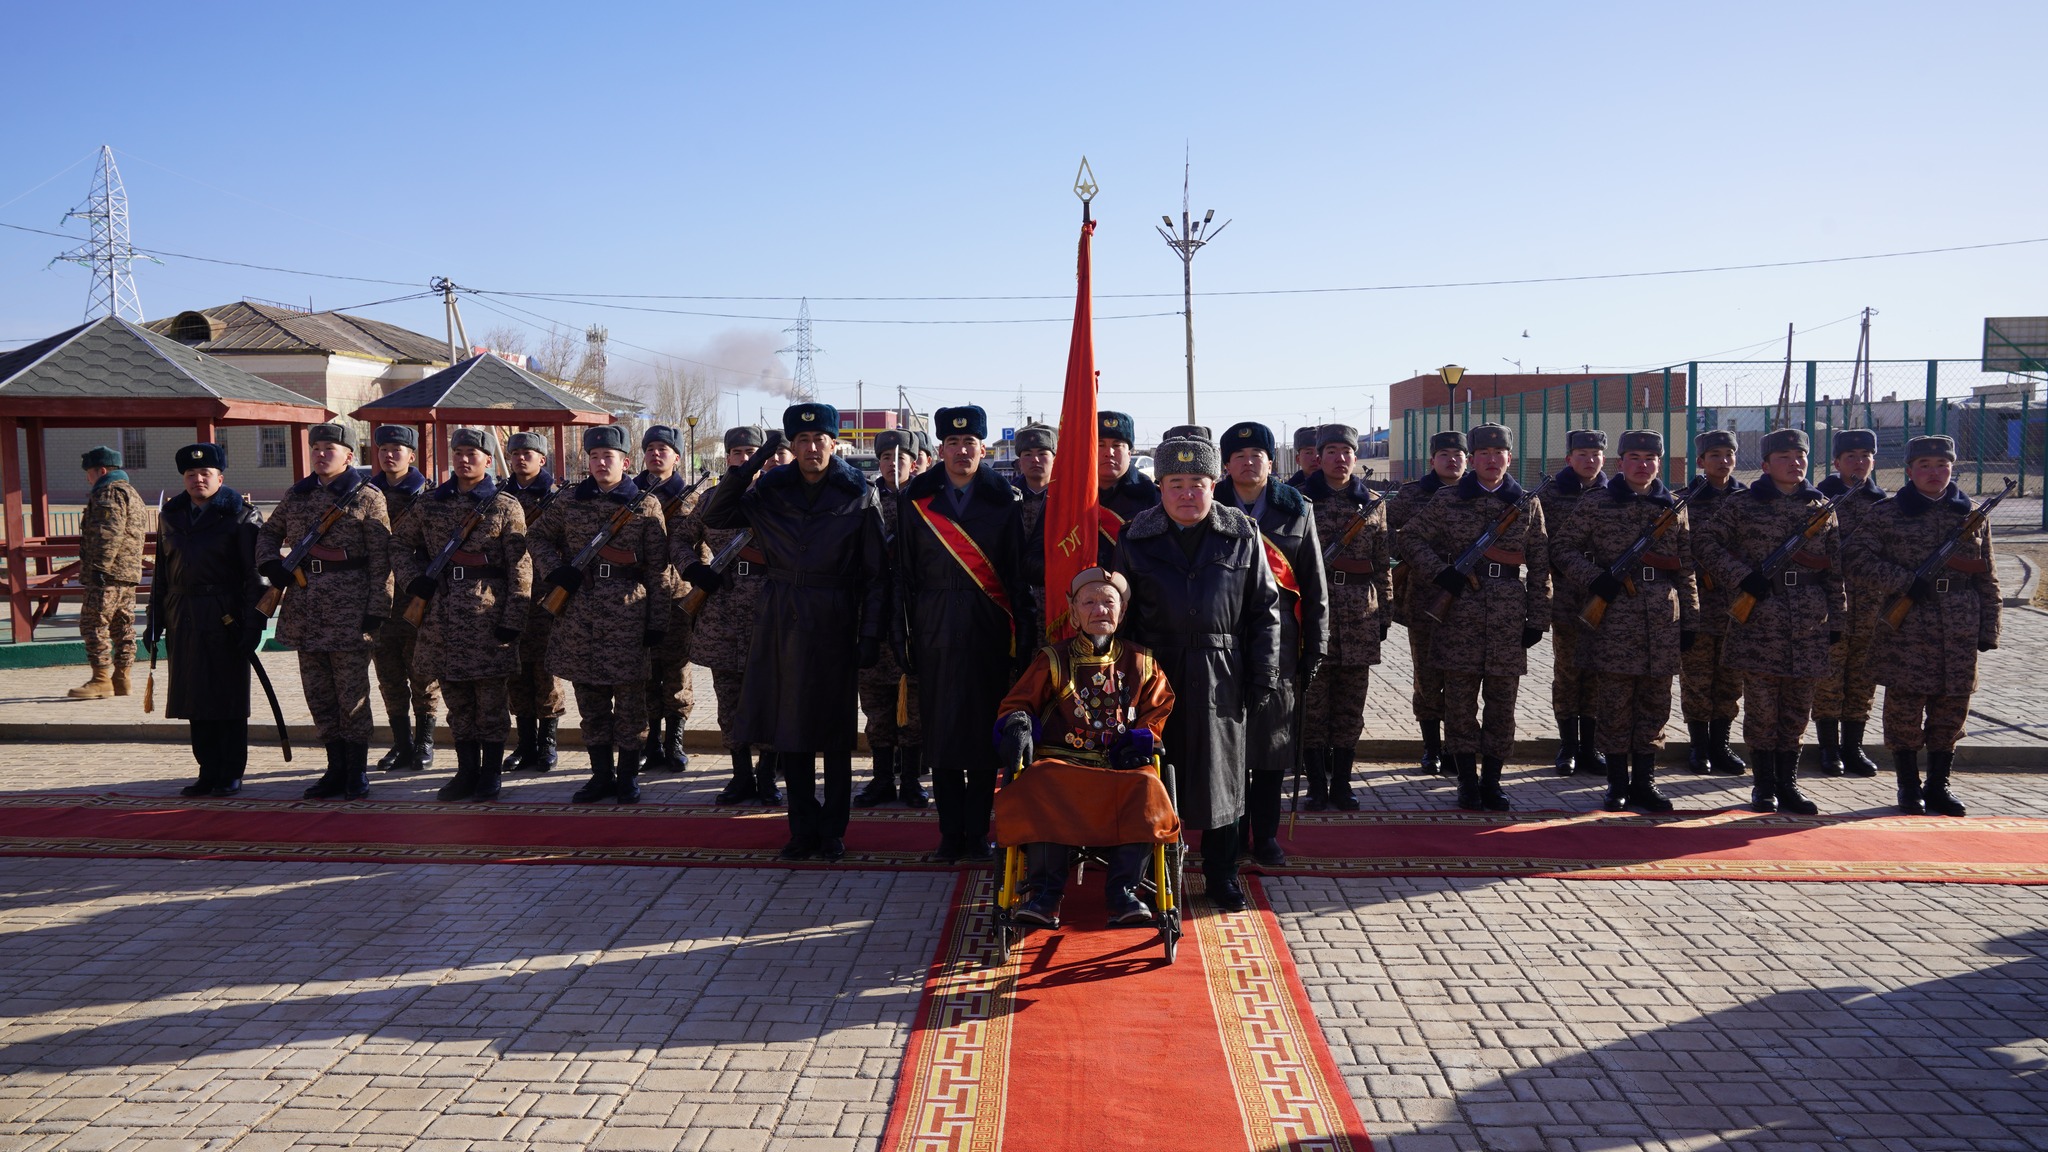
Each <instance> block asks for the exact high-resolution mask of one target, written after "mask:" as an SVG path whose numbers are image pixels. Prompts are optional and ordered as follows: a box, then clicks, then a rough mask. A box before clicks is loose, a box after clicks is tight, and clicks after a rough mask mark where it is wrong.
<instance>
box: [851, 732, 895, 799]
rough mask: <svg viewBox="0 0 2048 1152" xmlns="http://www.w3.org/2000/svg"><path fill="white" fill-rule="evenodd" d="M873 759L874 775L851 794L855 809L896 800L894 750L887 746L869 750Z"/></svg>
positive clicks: (883, 745)
mask: <svg viewBox="0 0 2048 1152" xmlns="http://www.w3.org/2000/svg"><path fill="white" fill-rule="evenodd" d="M870 751H872V752H873V753H874V758H875V774H874V777H873V778H872V779H870V780H869V781H868V782H867V784H865V785H864V786H862V788H861V790H860V791H858V792H856V793H854V794H853V806H854V807H855V808H873V807H874V806H875V805H877V804H887V803H888V802H889V801H891V800H894V799H895V798H896V749H894V748H892V747H890V746H889V745H887V744H881V745H877V746H876V747H874V748H872V749H870Z"/></svg>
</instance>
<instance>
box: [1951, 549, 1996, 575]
mask: <svg viewBox="0 0 2048 1152" xmlns="http://www.w3.org/2000/svg"><path fill="white" fill-rule="evenodd" d="M1948 567H1949V568H1951V569H1953V570H1954V571H1957V572H1961V573H1962V574H1964V575H1965V576H1981V575H1983V574H1984V573H1986V572H1989V571H1991V565H1989V564H1987V563H1985V562H1984V561H1983V560H1982V559H1980V558H1978V557H1976V556H1957V555H1953V554H1951V555H1950V556H1949V558H1948Z"/></svg>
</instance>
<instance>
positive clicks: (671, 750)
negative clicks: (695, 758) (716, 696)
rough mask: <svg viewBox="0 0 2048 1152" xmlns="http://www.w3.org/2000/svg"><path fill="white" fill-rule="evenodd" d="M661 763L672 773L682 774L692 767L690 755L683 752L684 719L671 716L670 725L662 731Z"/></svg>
mask: <svg viewBox="0 0 2048 1152" xmlns="http://www.w3.org/2000/svg"><path fill="white" fill-rule="evenodd" d="M661 762H662V764H663V765H665V766H666V768H667V770H668V771H670V772H681V771H682V770H683V769H685V768H688V767H689V766H690V754H689V753H688V752H685V751H683V718H682V717H681V716H671V717H669V718H668V725H667V727H665V728H664V729H662V735H661Z"/></svg>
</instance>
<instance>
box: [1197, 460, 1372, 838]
mask: <svg viewBox="0 0 2048 1152" xmlns="http://www.w3.org/2000/svg"><path fill="white" fill-rule="evenodd" d="M1226 483H1227V481H1226ZM1299 491H1300V492H1301V494H1302V497H1303V498H1304V499H1306V500H1307V501H1308V502H1309V506H1310V508H1311V510H1312V511H1313V513H1314V515H1315V524H1316V530H1315V537H1314V538H1315V540H1316V541H1317V542H1318V547H1319V556H1320V551H1321V550H1327V549H1329V548H1331V547H1335V546H1337V545H1338V544H1339V542H1340V541H1342V540H1343V538H1344V533H1345V532H1346V531H1347V530H1348V529H1349V528H1350V527H1351V523H1352V521H1353V519H1354V518H1357V517H1363V518H1364V521H1365V526H1364V527H1363V528H1361V529H1360V530H1359V532H1358V535H1356V536H1354V537H1352V539H1351V542H1350V543H1349V544H1344V545H1343V546H1342V547H1338V548H1337V551H1336V553H1335V554H1334V555H1332V556H1331V557H1329V558H1328V559H1327V560H1325V561H1324V568H1325V569H1326V571H1325V572H1324V574H1323V575H1324V580H1325V582H1326V584H1327V587H1328V594H1329V609H1328V613H1327V617H1326V618H1327V619H1328V621H1329V634H1330V639H1329V651H1328V654H1327V655H1326V656H1325V657H1324V659H1323V662H1322V666H1321V668H1319V669H1318V670H1317V672H1316V675H1315V679H1313V680H1311V681H1309V686H1308V693H1307V699H1306V700H1305V701H1303V705H1302V707H1303V713H1302V737H1301V742H1302V746H1303V749H1304V753H1303V754H1304V758H1305V759H1304V763H1306V764H1307V765H1309V795H1310V797H1311V799H1313V798H1314V797H1315V796H1316V795H1317V793H1318V790H1319V788H1318V786H1319V784H1320V783H1321V782H1320V781H1319V780H1318V778H1317V777H1318V775H1319V774H1318V773H1317V772H1316V771H1315V765H1316V763H1317V757H1318V755H1319V754H1321V755H1326V756H1328V755H1334V756H1336V757H1339V758H1340V759H1341V763H1339V764H1337V765H1333V770H1332V774H1331V777H1330V781H1329V784H1328V787H1329V791H1330V795H1331V796H1332V797H1333V798H1341V797H1348V796H1349V794H1350V782H1349V775H1350V765H1351V759H1350V758H1351V756H1353V755H1355V754H1356V750H1357V747H1358V739H1359V737H1360V736H1363V735H1364V734H1365V696H1366V691H1367V689H1368V687H1369V686H1370V685H1371V683H1372V666H1373V665H1375V664H1378V663H1379V662H1380V642H1381V638H1382V637H1384V636H1385V635H1386V631H1387V628H1388V626H1389V625H1390V624H1391V623H1392V622H1393V611H1394V606H1393V599H1394V570H1393V566H1392V563H1391V561H1392V549H1393V534H1392V533H1391V532H1389V531H1388V530H1387V500H1386V498H1385V497H1383V496H1380V495H1378V494H1377V493H1375V492H1373V491H1372V490H1371V489H1370V488H1367V487H1366V486H1365V482H1364V481H1362V480H1357V479H1353V480H1352V481H1351V482H1350V483H1349V484H1346V485H1344V486H1343V487H1342V488H1332V487H1330V481H1329V477H1327V476H1325V475H1324V474H1322V473H1321V472H1318V473H1316V474H1314V475H1313V476H1310V477H1309V478H1308V479H1307V480H1305V481H1303V482H1302V486H1301V488H1300V489H1299ZM1298 567H1299V565H1297V568H1298ZM1304 627H1305V628H1306V623H1304ZM1282 655H1283V656H1284V655H1286V653H1283V654H1282ZM1337 768H1341V769H1342V770H1343V774H1342V776H1341V777H1340V776H1339V775H1338V774H1337V772H1336V769H1337ZM1340 806H1342V807H1347V808H1348V807H1349V806H1350V805H1340Z"/></svg>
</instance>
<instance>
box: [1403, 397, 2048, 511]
mask: <svg viewBox="0 0 2048 1152" xmlns="http://www.w3.org/2000/svg"><path fill="white" fill-rule="evenodd" d="M1855 371H1856V364H1855V363H1854V362H1853V361H1848V360H1806V361H1794V362H1793V364H1792V374H1791V375H1792V378H1791V387H1790V389H1789V396H1787V397H1785V398H1786V399H1787V401H1788V402H1787V403H1786V404H1785V405H1784V406H1783V408H1782V410H1781V408H1780V403H1779V401H1780V398H1781V395H1783V394H1784V392H1785V388H1784V385H1785V364H1784V361H1782V360H1781V361H1777V362H1775V363H1772V362H1769V361H1696V362H1693V363H1689V364H1684V365H1674V366H1672V367H1670V368H1665V369H1662V370H1659V371H1654V372H1637V373H1624V374H1618V375H1614V376H1601V377H1597V378H1594V379H1590V380H1589V379H1584V378H1578V379H1574V380H1573V381H1572V382H1571V383H1563V384H1557V385H1553V386H1551V387H1548V388H1543V389H1538V390H1534V391H1529V392H1522V393H1516V394H1512V395H1506V396H1500V397H1497V398H1480V399H1476V400H1466V401H1463V402H1459V403H1456V404H1439V405H1434V406H1431V407H1427V408H1410V409H1408V410H1406V411H1404V412H1402V413H1401V414H1400V416H1399V417H1398V418H1397V420H1396V426H1395V428H1394V429H1393V434H1392V443H1393V445H1394V453H1395V456H1396V460H1395V468H1394V469H1393V471H1394V472H1395V473H1396V477H1397V478H1398V479H1413V478H1415V477H1417V476H1420V475H1422V473H1423V472H1424V471H1426V470H1427V469H1428V467H1429V461H1428V456H1429V438H1430V436H1431V435H1432V434H1434V433H1436V432H1439V431H1442V430H1444V429H1446V428H1457V429H1467V428H1471V427H1472V426H1473V425H1475V424H1482V423H1486V422H1487V421H1493V422H1496V423H1500V424H1505V425H1507V426H1508V427H1509V428H1510V429H1513V430H1514V433H1515V443H1516V445H1517V446H1518V447H1519V448H1520V451H1519V452H1518V453H1517V455H1516V459H1515V464H1514V470H1515V474H1516V476H1515V478H1516V480H1517V481H1519V482H1520V483H1522V484H1523V485H1525V486H1526V485H1528V484H1530V483H1531V482H1532V481H1540V479H1541V477H1543V476H1545V475H1547V474H1549V473H1551V472H1554V471H1556V470H1557V469H1559V468H1562V467H1563V466H1564V456H1565V449H1564V440H1565V433H1566V432H1567V431H1569V430H1571V429H1574V428H1597V429H1600V430H1602V431H1604V432H1606V433H1607V434H1608V437H1609V442H1610V444H1611V443H1612V441H1613V439H1614V438H1615V437H1616V436H1617V435H1618V434H1619V433H1620V432H1621V431H1622V430H1623V429H1626V428H1651V429H1655V430H1657V431H1659V432H1661V433H1663V435H1664V442H1665V445H1666V446H1667V450H1668V451H1667V455H1666V457H1665V476H1664V479H1665V482H1666V483H1668V484H1682V483H1684V482H1685V481H1686V479H1687V478H1688V477H1689V475H1690V473H1691V470H1692V461H1691V454H1692V441H1693V437H1694V436H1695V435H1697V434H1698V433H1700V432H1702V431H1705V430H1707V429H1709V428H1720V429H1725V430H1727V431H1730V432H1733V433H1734V434H1735V439H1736V445H1737V450H1736V459H1737V461H1738V466H1739V467H1740V468H1742V469H1743V470H1745V471H1746V470H1751V469H1754V468H1755V467H1756V466H1757V463H1758V447H1759V442H1760V441H1761V440H1762V439H1763V436H1764V434H1765V433H1767V432H1770V431H1772V430H1774V429H1776V428H1779V427H1792V428H1802V429H1805V430H1806V432H1807V434H1808V435H1809V436H1810V437H1812V439H1813V441H1814V451H1813V452H1812V453H1811V455H1810V457H1809V460H1808V469H1809V472H1810V473H1811V474H1812V475H1814V476H1820V475H1824V474H1825V473H1826V472H1827V471H1828V447H1827V446H1828V442H1829V438H1830V437H1831V436H1832V435H1833V433H1834V432H1835V431H1836V430H1838V429H1843V428H1868V429H1871V430H1873V431H1874V432H1876V433H1877V442H1878V446H1877V463H1878V467H1877V480H1878V483H1879V484H1881V485H1883V486H1884V487H1886V488H1897V487H1898V486H1899V485H1901V484H1903V483H1904V482H1905V460H1904V455H1905V446H1906V441H1907V439H1909V438H1910V437H1913V436H1919V435H1924V434H1928V433H1939V434H1942V435H1947V436H1952V437H1954V438H1955V441H1956V455H1957V457H1958V459H1957V462H1956V483H1957V485H1958V486H1960V487H1961V488H1962V489H1963V490H1964V491H1965V492H1969V493H1972V494H1974V495H1981V494H1984V493H1986V492H1996V491H1997V490H1998V489H1999V488H2000V487H2002V486H2003V484H2004V482H2005V478H2006V477H2008V476H2014V477H2018V478H2019V480H2020V494H2021V495H2023V496H2025V495H2039V494H2040V492H2041V491H2042V490H2043V489H2044V488H2048V450H2044V449H2048V404H2044V402H2043V398H2042V396H2041V395H2040V393H2041V391H2042V384H2043V380H2042V378H2041V377H2039V376H2022V375H2008V374H2006V373H2002V372H1999V373H1987V372H1984V371H1982V370H1981V368H1980V365H1979V362H1978V361H1975V360H1880V361H1873V362H1871V363H1870V364H1869V379H1870V388H1869V389H1868V392H1869V396H1870V398H1869V399H1868V400H1867V401H1866V400H1865V399H1863V398H1862V396H1861V392H1862V390H1861V389H1858V390H1857V391H1858V393H1859V396H1858V399H1856V400H1855V401H1854V402H1853V403H1851V401H1850V400H1849V396H1850V392H1851V387H1850V384H1851V379H1852V376H1853V375H1854V373H1855ZM2043 509H2044V510H2043V513H2042V516H2043V521H2044V524H2043V526H2044V527H2048V502H2044V505H2043Z"/></svg>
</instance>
